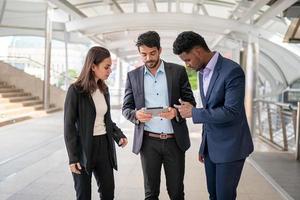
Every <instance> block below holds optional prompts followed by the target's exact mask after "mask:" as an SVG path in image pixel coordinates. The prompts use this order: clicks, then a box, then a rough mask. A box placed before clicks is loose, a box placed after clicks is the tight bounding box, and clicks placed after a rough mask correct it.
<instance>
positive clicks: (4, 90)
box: [0, 88, 23, 93]
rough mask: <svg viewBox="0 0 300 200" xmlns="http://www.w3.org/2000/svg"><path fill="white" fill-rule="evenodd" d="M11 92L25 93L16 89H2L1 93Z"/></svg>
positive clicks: (0, 89)
mask: <svg viewBox="0 0 300 200" xmlns="http://www.w3.org/2000/svg"><path fill="white" fill-rule="evenodd" d="M9 92H23V90H22V89H15V88H0V93H9Z"/></svg>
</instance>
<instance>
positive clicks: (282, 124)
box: [279, 106, 288, 151]
mask: <svg viewBox="0 0 300 200" xmlns="http://www.w3.org/2000/svg"><path fill="white" fill-rule="evenodd" d="M279 116H280V121H281V128H282V139H283V151H287V150H288V143H287V135H286V127H285V120H284V114H283V108H282V106H279Z"/></svg>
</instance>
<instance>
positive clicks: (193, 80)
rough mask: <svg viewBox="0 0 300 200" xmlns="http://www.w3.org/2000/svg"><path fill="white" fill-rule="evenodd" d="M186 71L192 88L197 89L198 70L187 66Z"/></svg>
mask: <svg viewBox="0 0 300 200" xmlns="http://www.w3.org/2000/svg"><path fill="white" fill-rule="evenodd" d="M186 72H187V75H188V78H189V81H190V84H191V87H192V90H196V89H197V72H196V71H194V70H192V69H190V68H187V67H186Z"/></svg>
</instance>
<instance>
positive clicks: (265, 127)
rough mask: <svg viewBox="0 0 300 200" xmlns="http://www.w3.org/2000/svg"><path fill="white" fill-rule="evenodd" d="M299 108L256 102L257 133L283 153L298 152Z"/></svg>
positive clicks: (270, 102)
mask: <svg viewBox="0 0 300 200" xmlns="http://www.w3.org/2000/svg"><path fill="white" fill-rule="evenodd" d="M297 112H299V110H298V108H297V107H295V106H293V105H292V104H285V103H279V102H273V101H266V100H255V122H256V123H255V133H256V134H257V135H258V136H259V138H260V139H262V140H263V141H265V142H268V143H270V144H272V145H274V146H275V147H277V148H278V149H280V150H282V151H291V152H295V153H296V152H297V142H296V141H297V139H296V138H297V134H298V133H297V126H298V125H299V122H298V120H297Z"/></svg>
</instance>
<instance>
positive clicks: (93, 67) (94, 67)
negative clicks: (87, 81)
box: [92, 64, 97, 72]
mask: <svg viewBox="0 0 300 200" xmlns="http://www.w3.org/2000/svg"><path fill="white" fill-rule="evenodd" d="M96 67H97V66H96V65H95V64H93V66H92V71H93V72H94V71H95V69H96Z"/></svg>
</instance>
